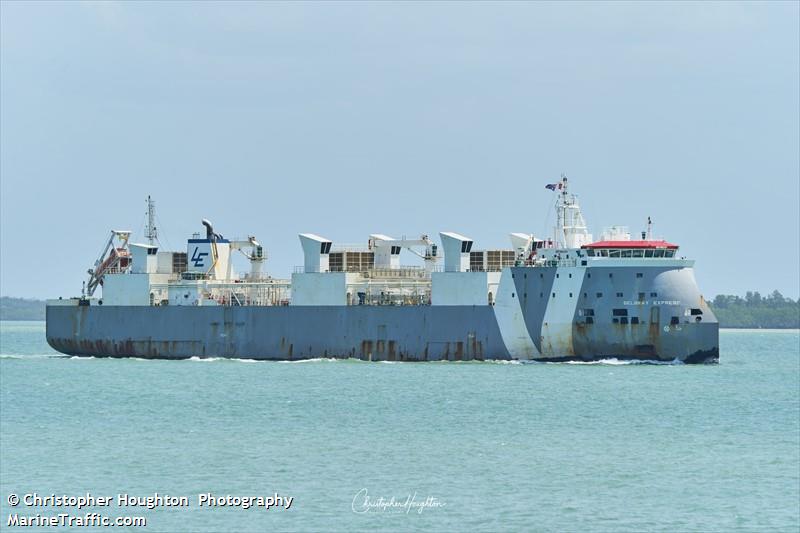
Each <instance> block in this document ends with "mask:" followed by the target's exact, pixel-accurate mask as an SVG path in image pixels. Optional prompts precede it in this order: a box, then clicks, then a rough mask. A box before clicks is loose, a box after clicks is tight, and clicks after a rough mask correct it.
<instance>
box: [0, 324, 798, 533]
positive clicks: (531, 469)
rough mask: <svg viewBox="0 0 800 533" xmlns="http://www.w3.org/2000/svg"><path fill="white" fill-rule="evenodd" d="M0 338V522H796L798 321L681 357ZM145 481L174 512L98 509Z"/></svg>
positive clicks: (662, 525)
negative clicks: (239, 354)
mask: <svg viewBox="0 0 800 533" xmlns="http://www.w3.org/2000/svg"><path fill="white" fill-rule="evenodd" d="M0 328H1V329H0V510H1V511H2V512H1V513H0V514H1V515H2V516H0V528H2V529H7V530H10V531H13V530H15V529H30V528H21V527H20V528H14V527H10V528H7V527H6V526H7V525H8V520H9V517H10V515H11V514H12V513H17V515H18V516H23V515H24V516H35V515H37V514H38V515H41V516H54V515H58V514H59V513H66V514H69V515H70V516H72V515H75V516H79V517H85V515H87V513H98V514H100V515H103V516H108V517H111V518H114V517H117V516H138V517H145V518H146V520H147V526H146V527H131V528H127V529H123V530H128V531H143V532H155V531H224V530H234V531H263V530H266V529H279V530H302V531H322V530H336V531H351V530H366V529H370V530H372V529H381V530H423V529H433V530H456V531H470V530H481V531H484V530H485V531H490V530H491V531H494V530H498V529H503V530H517V531H532V530H537V531H550V530H558V531H615V532H616V531H650V530H663V531H725V532H728V531H788V532H797V531H798V529H800V335H799V334H798V331H797V330H791V331H761V330H746V331H734V330H724V331H722V332H721V357H720V361H721V362H720V364H719V365H709V366H693V365H681V364H663V365H656V364H629V363H623V362H619V361H615V360H609V361H606V362H603V363H595V364H568V363H562V364H509V363H506V364H502V363H446V362H445V363H365V362H360V361H330V360H315V361H309V362H294V363H279V362H253V361H246V360H186V361H145V360H138V359H116V360H115V359H94V358H74V357H73V358H70V357H61V356H58V354H57V353H55V352H53V351H52V350H51V349H50V348H49V347H48V346H47V344H46V342H45V339H44V323H42V322H3V323H2V324H0ZM33 493H38V494H39V495H42V496H47V495H51V494H55V495H58V496H63V495H66V496H70V497H77V496H84V497H85V496H86V494H87V493H90V494H91V495H92V496H93V497H96V496H104V497H108V496H110V497H111V499H112V500H113V503H110V504H108V505H104V506H103V505H96V503H97V502H96V501H95V502H93V503H95V505H94V506H91V507H83V508H81V509H78V508H77V505H72V506H53V505H47V504H43V505H42V506H38V507H37V506H28V505H26V504H25V502H24V497H25V495H26V494H33ZM155 493H158V494H159V495H164V494H167V495H170V496H175V497H181V496H186V497H187V501H188V504H187V505H176V506H170V507H167V506H157V507H155V508H153V509H148V508H147V507H143V506H130V505H124V504H123V505H119V501H118V495H120V494H122V495H127V497H130V498H131V499H133V498H135V497H146V496H153V495H154V494H155ZM276 493H277V494H278V495H280V496H282V497H284V498H285V497H288V496H291V497H292V498H293V500H292V503H291V506H290V507H289V508H288V509H286V508H285V503H286V502H285V500H284V501H283V507H280V508H278V507H279V506H273V507H271V508H269V509H267V508H265V507H264V506H253V507H250V508H248V509H245V508H243V504H242V502H243V500H241V497H244V496H246V497H249V496H263V497H265V498H266V497H268V496H272V497H274V495H275V494H276ZM202 494H210V495H212V496H213V497H216V498H220V499H221V500H222V501H223V502H225V503H228V500H226V499H225V498H226V497H227V496H229V495H230V496H231V497H232V498H231V500H230V503H233V504H236V502H237V500H236V499H235V498H237V497H238V498H240V499H239V500H238V501H239V505H238V506H228V505H226V506H220V505H216V506H213V507H208V506H205V505H204V506H199V504H198V498H199V497H200V496H199V495H202ZM11 495H16V496H18V497H19V498H22V499H23V501H22V502H21V503H19V504H18V505H16V506H13V507H12V506H11V505H10V504H9V499H10V496H11ZM206 498H208V497H206ZM153 501H157V500H153ZM275 501H276V502H277V500H275ZM76 502H77V500H75V501H72V502H69V501H68V502H67V503H72V504H75V503H76ZM255 502H256V503H258V502H257V500H255ZM142 503H146V502H145V501H143V502H142ZM217 503H219V501H218V502H217ZM262 503H264V504H265V505H266V503H269V501H268V500H264V502H262ZM58 529H60V528H48V530H50V531H54V530H58ZM76 529H79V530H87V529H88V530H91V528H84V527H79V528H76ZM117 529H119V528H117ZM106 530H107V529H106Z"/></svg>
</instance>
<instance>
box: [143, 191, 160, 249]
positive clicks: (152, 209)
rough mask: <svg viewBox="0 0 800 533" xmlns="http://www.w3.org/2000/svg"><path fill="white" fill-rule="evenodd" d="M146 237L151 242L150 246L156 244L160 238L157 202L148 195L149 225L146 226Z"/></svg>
mask: <svg viewBox="0 0 800 533" xmlns="http://www.w3.org/2000/svg"><path fill="white" fill-rule="evenodd" d="M144 236H145V237H147V240H148V241H149V242H150V246H154V245H155V243H156V240H157V239H158V228H156V202H155V200H152V199H151V198H150V195H149V194H148V195H147V227H146V228H145V234H144Z"/></svg>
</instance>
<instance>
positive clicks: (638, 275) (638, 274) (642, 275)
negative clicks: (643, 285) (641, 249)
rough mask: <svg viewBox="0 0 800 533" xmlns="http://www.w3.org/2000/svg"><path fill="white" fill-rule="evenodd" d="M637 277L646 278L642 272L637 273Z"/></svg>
mask: <svg viewBox="0 0 800 533" xmlns="http://www.w3.org/2000/svg"><path fill="white" fill-rule="evenodd" d="M636 277H637V278H643V277H644V274H642V273H641V272H637V273H636Z"/></svg>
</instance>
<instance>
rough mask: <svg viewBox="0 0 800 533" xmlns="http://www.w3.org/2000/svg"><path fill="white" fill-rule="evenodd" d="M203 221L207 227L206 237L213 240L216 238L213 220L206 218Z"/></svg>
mask: <svg viewBox="0 0 800 533" xmlns="http://www.w3.org/2000/svg"><path fill="white" fill-rule="evenodd" d="M201 222H202V223H203V225H204V226H205V227H206V239H208V240H212V239H213V238H214V228H213V227H212V226H211V222H209V220H208V219H207V218H204V219H203V220H201Z"/></svg>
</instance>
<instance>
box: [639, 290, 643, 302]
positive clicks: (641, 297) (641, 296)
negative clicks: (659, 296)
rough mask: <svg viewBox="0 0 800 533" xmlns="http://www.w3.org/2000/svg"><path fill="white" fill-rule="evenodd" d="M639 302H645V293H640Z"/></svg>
mask: <svg viewBox="0 0 800 533" xmlns="http://www.w3.org/2000/svg"><path fill="white" fill-rule="evenodd" d="M639 301H640V302H642V301H644V293H643V292H640V293H639Z"/></svg>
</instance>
